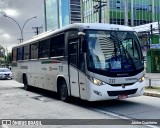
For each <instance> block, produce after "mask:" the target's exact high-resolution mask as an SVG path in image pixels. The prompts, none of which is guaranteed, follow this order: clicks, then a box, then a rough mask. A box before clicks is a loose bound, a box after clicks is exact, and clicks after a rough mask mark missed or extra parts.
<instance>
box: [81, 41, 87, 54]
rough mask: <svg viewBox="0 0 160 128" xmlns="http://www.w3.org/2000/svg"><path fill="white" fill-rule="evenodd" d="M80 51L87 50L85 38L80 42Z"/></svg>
mask: <svg viewBox="0 0 160 128" xmlns="http://www.w3.org/2000/svg"><path fill="white" fill-rule="evenodd" d="M82 51H83V52H87V41H86V40H85V39H84V40H83V42H82Z"/></svg>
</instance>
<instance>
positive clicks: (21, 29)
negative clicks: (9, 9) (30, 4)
mask: <svg viewBox="0 0 160 128" xmlns="http://www.w3.org/2000/svg"><path fill="white" fill-rule="evenodd" d="M3 16H4V17H7V18H10V19H11V20H13V21H14V22H15V23H16V24H17V25H18V27H19V30H20V33H21V39H20V43H21V42H23V40H24V39H23V29H24V26H25V25H26V23H27V22H28V21H29V20H31V19H34V18H37V17H36V16H34V17H31V18H29V19H27V20H26V21H25V23H24V24H23V26H22V27H21V26H20V25H19V23H18V22H17V21H16V20H15V19H13V18H12V17H9V16H7V15H6V14H3Z"/></svg>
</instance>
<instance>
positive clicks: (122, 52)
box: [86, 30, 143, 73]
mask: <svg viewBox="0 0 160 128" xmlns="http://www.w3.org/2000/svg"><path fill="white" fill-rule="evenodd" d="M86 42H87V58H88V59H87V60H88V61H87V65H88V68H89V69H92V71H93V70H94V69H95V71H97V70H101V71H107V72H117V73H118V72H135V71H137V70H139V69H143V59H142V52H141V48H140V45H139V41H138V38H137V35H136V33H135V32H133V31H111V30H110V31H103V30H88V31H86Z"/></svg>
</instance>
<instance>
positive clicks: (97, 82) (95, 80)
mask: <svg viewBox="0 0 160 128" xmlns="http://www.w3.org/2000/svg"><path fill="white" fill-rule="evenodd" d="M88 78H89V80H90V81H91V82H92V83H93V84H95V85H98V86H101V85H104V84H106V83H105V82H103V81H101V80H98V79H96V78H94V77H92V76H88Z"/></svg>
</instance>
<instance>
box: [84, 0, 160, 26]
mask: <svg viewBox="0 0 160 128" xmlns="http://www.w3.org/2000/svg"><path fill="white" fill-rule="evenodd" d="M100 2H101V22H103V23H111V24H120V25H128V26H139V25H142V24H147V23H151V22H155V21H158V20H159V15H160V0H82V5H83V6H82V7H83V9H82V16H83V18H82V22H87V23H89V22H99V12H98V10H97V9H98V8H99V5H100Z"/></svg>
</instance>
